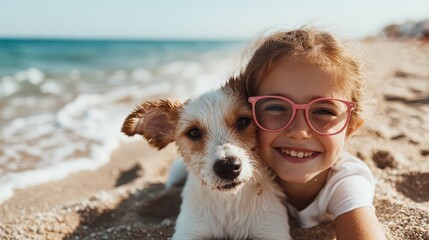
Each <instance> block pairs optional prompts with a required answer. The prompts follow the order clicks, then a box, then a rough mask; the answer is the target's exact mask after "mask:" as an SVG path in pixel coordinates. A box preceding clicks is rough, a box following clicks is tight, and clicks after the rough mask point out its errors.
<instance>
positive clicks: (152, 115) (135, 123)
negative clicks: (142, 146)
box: [122, 99, 183, 150]
mask: <svg viewBox="0 0 429 240" xmlns="http://www.w3.org/2000/svg"><path fill="white" fill-rule="evenodd" d="M182 108H183V104H182V103H180V102H179V101H175V100H169V99H160V100H155V101H147V102H144V103H142V104H140V105H138V106H137V107H136V108H135V109H134V111H133V112H132V113H131V114H130V115H128V117H127V118H126V119H125V121H124V124H123V125H122V132H123V133H125V134H127V135H128V136H134V135H135V134H139V135H142V136H143V137H144V138H145V139H146V140H147V141H148V142H149V144H150V145H151V146H153V147H156V148H158V149H159V150H161V149H162V148H164V147H165V146H167V145H168V144H169V143H171V142H173V141H174V137H175V135H176V133H175V130H176V125H177V122H178V120H179V113H180V110H181V109H182Z"/></svg>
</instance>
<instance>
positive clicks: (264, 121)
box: [249, 96, 356, 135]
mask: <svg viewBox="0 0 429 240" xmlns="http://www.w3.org/2000/svg"><path fill="white" fill-rule="evenodd" d="M249 102H250V103H251V104H252V111H253V118H254V119H255V122H256V124H257V125H258V127H259V128H261V129H263V130H265V131H269V132H274V131H281V130H283V129H286V128H287V127H289V125H290V124H291V123H292V121H293V119H294V118H295V115H296V111H297V110H298V109H302V110H304V112H305V119H306V121H307V124H308V126H309V127H310V128H311V129H312V130H313V131H315V132H317V133H318V134H320V135H335V134H338V133H340V132H341V131H343V130H344V129H345V128H346V126H347V124H348V122H349V120H350V117H351V113H352V111H353V110H354V108H355V105H356V104H355V103H354V102H349V101H344V100H341V99H336V98H329V97H327V98H317V99H314V100H312V101H310V102H309V103H307V104H296V103H294V102H292V100H290V99H288V98H285V97H281V96H254V97H249Z"/></svg>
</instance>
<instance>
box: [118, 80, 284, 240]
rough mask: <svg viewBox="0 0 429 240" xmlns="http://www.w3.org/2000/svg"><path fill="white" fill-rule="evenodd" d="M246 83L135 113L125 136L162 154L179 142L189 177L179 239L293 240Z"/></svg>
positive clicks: (177, 232)
mask: <svg viewBox="0 0 429 240" xmlns="http://www.w3.org/2000/svg"><path fill="white" fill-rule="evenodd" d="M245 89H246V88H245V86H244V81H243V80H241V79H240V78H239V77H231V78H230V79H229V80H228V81H227V82H226V83H225V84H224V85H223V86H222V87H220V88H219V89H218V90H213V91H209V92H207V93H204V94H202V95H200V96H199V97H197V98H194V99H190V100H187V101H186V102H184V103H182V102H180V101H177V100H171V99H159V100H152V101H146V102H144V103H142V104H141V105H139V106H137V107H136V108H135V109H134V111H133V112H132V113H131V114H130V115H129V116H128V117H127V118H126V119H125V121H124V124H123V126H122V132H124V133H125V134H127V135H128V136H134V135H136V134H138V135H142V136H143V137H144V138H145V139H146V140H147V141H148V143H149V144H150V145H151V146H153V147H156V148H158V149H159V150H161V149H162V148H164V147H165V146H167V145H168V144H169V143H171V142H175V143H176V145H177V147H178V151H179V153H180V155H181V156H182V158H183V162H184V164H185V165H186V169H187V171H188V175H187V178H186V182H185V185H184V188H183V191H182V195H181V196H182V199H183V201H182V205H181V207H180V213H179V216H178V218H177V221H176V226H175V232H174V234H173V237H172V239H173V240H189V239H225V238H226V239H269V240H273V239H274V240H275V239H282V240H287V239H291V237H290V234H289V223H288V215H287V210H286V207H285V204H284V201H285V199H286V198H285V195H284V193H283V192H282V190H281V188H280V186H279V185H278V184H277V183H276V182H275V180H274V178H275V177H274V174H273V172H272V171H271V170H269V169H268V168H267V167H266V166H265V165H264V163H263V162H262V161H261V159H260V157H259V155H258V145H257V137H256V125H255V123H254V122H253V119H252V110H251V108H250V106H249V104H248V103H247V101H246V100H247V98H246V96H247V94H246V91H245Z"/></svg>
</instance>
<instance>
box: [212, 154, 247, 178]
mask: <svg viewBox="0 0 429 240" xmlns="http://www.w3.org/2000/svg"><path fill="white" fill-rule="evenodd" d="M213 169H214V172H215V173H216V175H217V176H218V177H219V178H222V179H225V180H234V179H235V178H237V177H238V175H240V172H241V161H240V159H238V158H236V157H231V156H229V157H226V158H223V159H218V160H217V161H216V162H215V164H214V166H213Z"/></svg>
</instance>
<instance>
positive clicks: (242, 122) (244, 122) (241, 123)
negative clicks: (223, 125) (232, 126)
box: [237, 117, 251, 130]
mask: <svg viewBox="0 0 429 240" xmlns="http://www.w3.org/2000/svg"><path fill="white" fill-rule="evenodd" d="M250 121H251V119H250V118H249V117H241V118H239V119H238V121H237V129H238V130H244V129H245V128H247V126H249V124H250Z"/></svg>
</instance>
